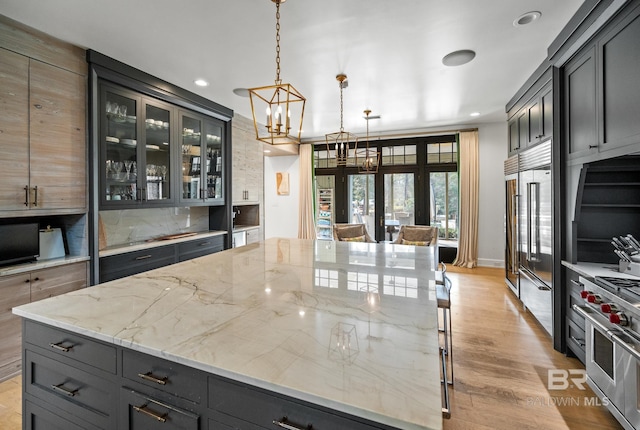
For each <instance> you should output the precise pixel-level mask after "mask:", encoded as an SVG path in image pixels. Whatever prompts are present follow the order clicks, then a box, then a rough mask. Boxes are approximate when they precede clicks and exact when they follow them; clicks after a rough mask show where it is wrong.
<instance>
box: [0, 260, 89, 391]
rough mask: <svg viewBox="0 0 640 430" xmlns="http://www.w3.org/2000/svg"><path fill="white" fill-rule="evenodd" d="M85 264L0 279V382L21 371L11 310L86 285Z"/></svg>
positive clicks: (15, 318)
mask: <svg viewBox="0 0 640 430" xmlns="http://www.w3.org/2000/svg"><path fill="white" fill-rule="evenodd" d="M87 264H88V263H87V262H84V261H83V262H78V263H72V264H68V265H64V266H56V267H51V268H47V269H41V270H34V271H32V272H26V273H21V274H18V275H10V276H4V277H0V304H1V307H0V381H1V380H4V379H6V378H8V377H10V376H13V375H15V374H16V373H18V372H20V370H21V356H20V350H21V346H22V336H21V329H22V326H21V322H20V317H18V316H15V315H13V313H12V311H11V310H12V308H14V307H15V306H20V305H24V304H26V303H29V302H35V301H38V300H42V299H45V298H48V297H52V296H56V295H59V294H64V293H68V292H70V291H74V290H78V289H80V288H84V287H86V286H87V285H88V283H87V279H88V268H87Z"/></svg>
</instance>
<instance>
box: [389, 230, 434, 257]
mask: <svg viewBox="0 0 640 430" xmlns="http://www.w3.org/2000/svg"><path fill="white" fill-rule="evenodd" d="M393 243H394V244H396V245H416V246H437V245H438V227H435V226H430V225H401V226H400V231H399V232H398V237H397V238H396V240H395V241H393ZM436 261H437V260H436Z"/></svg>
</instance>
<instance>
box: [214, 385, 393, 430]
mask: <svg viewBox="0 0 640 430" xmlns="http://www.w3.org/2000/svg"><path fill="white" fill-rule="evenodd" d="M209 409H211V410H213V411H214V415H213V418H214V419H215V420H216V421H220V422H225V420H226V419H227V417H232V418H238V419H241V420H242V421H245V424H243V425H241V426H239V427H238V428H242V429H245V428H247V429H251V430H254V429H255V430H258V429H261V428H264V429H275V428H293V429H314V430H372V429H380V428H385V427H379V426H375V425H371V424H368V423H364V422H361V421H358V420H356V419H351V418H350V417H347V416H343V415H339V414H338V413H336V412H330V411H328V410H326V411H325V410H323V409H321V407H315V406H311V405H308V404H305V403H302V402H298V401H294V399H290V398H288V397H285V396H281V395H278V394H275V393H270V392H267V391H264V390H261V389H259V388H254V387H250V386H248V385H244V384H241V383H238V382H233V381H229V380H226V379H222V378H219V377H215V376H209ZM278 423H280V424H278ZM251 424H253V425H255V427H254V426H251ZM232 428H235V427H233V426H232Z"/></svg>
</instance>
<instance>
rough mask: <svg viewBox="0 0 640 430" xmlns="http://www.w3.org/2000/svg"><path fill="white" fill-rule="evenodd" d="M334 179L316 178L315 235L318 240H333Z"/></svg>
mask: <svg viewBox="0 0 640 430" xmlns="http://www.w3.org/2000/svg"><path fill="white" fill-rule="evenodd" d="M334 198H335V177H334V176H332V175H321V176H316V234H317V237H318V239H333V224H334V222H335V208H334V204H335V200H334Z"/></svg>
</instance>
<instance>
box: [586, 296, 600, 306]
mask: <svg viewBox="0 0 640 430" xmlns="http://www.w3.org/2000/svg"><path fill="white" fill-rule="evenodd" d="M587 301H588V302H589V303H594V304H596V305H598V304H600V303H601V302H602V297H600V296H599V295H597V294H589V295H588V296H587Z"/></svg>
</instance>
